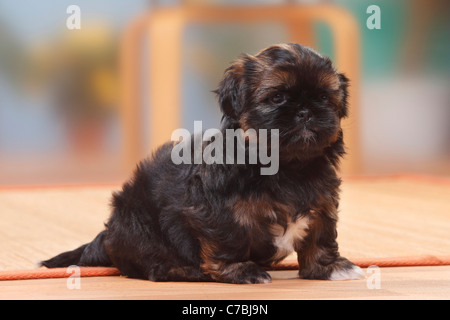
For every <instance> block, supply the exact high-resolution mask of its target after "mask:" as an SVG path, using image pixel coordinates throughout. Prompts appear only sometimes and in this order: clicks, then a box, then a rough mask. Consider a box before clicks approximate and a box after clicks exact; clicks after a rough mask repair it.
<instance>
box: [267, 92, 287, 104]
mask: <svg viewBox="0 0 450 320" xmlns="http://www.w3.org/2000/svg"><path fill="white" fill-rule="evenodd" d="M270 100H271V101H272V102H273V103H276V104H280V103H282V102H284V100H286V97H285V96H284V94H282V93H277V94H275V95H274V96H273V97H272V98H271V99H270Z"/></svg>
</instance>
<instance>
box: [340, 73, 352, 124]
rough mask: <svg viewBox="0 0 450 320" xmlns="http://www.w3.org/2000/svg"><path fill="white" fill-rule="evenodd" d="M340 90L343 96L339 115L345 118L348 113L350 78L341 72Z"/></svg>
mask: <svg viewBox="0 0 450 320" xmlns="http://www.w3.org/2000/svg"><path fill="white" fill-rule="evenodd" d="M338 76H339V91H340V96H341V103H340V108H339V116H340V117H341V118H345V117H347V115H348V102H347V98H348V86H349V82H350V80H349V79H348V78H347V77H346V76H345V75H344V74H343V73H339V74H338Z"/></svg>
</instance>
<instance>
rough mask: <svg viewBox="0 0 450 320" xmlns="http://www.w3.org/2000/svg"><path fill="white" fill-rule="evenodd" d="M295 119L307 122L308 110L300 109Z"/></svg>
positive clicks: (309, 117)
mask: <svg viewBox="0 0 450 320" xmlns="http://www.w3.org/2000/svg"><path fill="white" fill-rule="evenodd" d="M297 119H298V120H301V121H303V122H308V121H309V120H311V113H310V112H309V110H300V111H299V112H297Z"/></svg>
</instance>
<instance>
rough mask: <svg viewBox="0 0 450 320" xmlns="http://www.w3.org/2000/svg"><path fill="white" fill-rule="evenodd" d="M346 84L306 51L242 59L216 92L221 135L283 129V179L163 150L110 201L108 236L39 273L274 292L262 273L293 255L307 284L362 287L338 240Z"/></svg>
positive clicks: (282, 48) (282, 50)
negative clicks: (89, 269)
mask: <svg viewBox="0 0 450 320" xmlns="http://www.w3.org/2000/svg"><path fill="white" fill-rule="evenodd" d="M348 82H349V80H348V79H347V78H346V77H345V76H344V75H343V74H342V73H338V72H337V71H336V70H335V69H334V68H333V66H332V63H331V61H330V59H328V58H325V57H323V56H322V55H320V54H319V53H317V52H315V51H314V50H312V49H310V48H308V47H305V46H302V45H299V44H281V45H275V46H271V47H269V48H267V49H265V50H262V51H261V52H259V53H258V54H256V55H255V56H251V55H247V54H244V55H242V56H241V57H240V58H239V59H237V60H236V61H235V62H234V63H233V64H232V65H231V66H230V67H229V68H228V69H226V71H225V74H224V77H223V79H222V81H221V82H220V84H219V87H218V89H217V90H216V94H217V95H218V100H219V104H220V108H221V110H222V112H223V118H222V128H221V132H223V133H225V131H226V130H227V129H233V130H236V129H243V130H244V131H245V130H248V129H255V130H259V129H268V130H273V129H278V137H279V148H278V149H279V150H278V152H279V168H278V172H276V174H273V175H261V173H260V168H261V167H262V166H263V164H262V163H260V161H259V160H258V161H257V163H253V164H249V163H247V164H229V163H226V162H223V163H216V164H205V163H200V164H175V163H174V162H173V161H172V160H171V152H172V150H173V148H174V145H176V143H172V142H169V143H166V144H165V145H163V146H162V147H160V148H159V149H158V150H157V151H156V152H155V153H154V154H153V156H152V157H151V158H150V159H147V160H144V161H142V162H141V163H140V164H139V165H138V166H137V169H136V170H135V172H134V176H133V177H132V179H131V180H130V181H129V182H127V183H125V184H124V185H123V188H122V190H121V191H120V192H117V193H115V194H114V195H113V199H112V209H113V210H112V214H111V217H110V218H109V221H108V222H107V224H106V225H105V226H106V229H105V230H104V231H102V232H101V233H100V234H99V235H98V236H97V237H96V238H95V239H94V240H93V241H92V242H90V243H88V244H86V245H83V246H81V247H80V248H78V249H76V250H73V251H69V252H65V253H62V254H60V255H58V256H56V257H54V258H52V259H49V260H47V261H43V262H42V265H44V266H46V267H49V268H54V267H66V266H69V265H73V264H76V265H80V266H115V267H117V268H118V269H119V270H120V271H121V272H122V274H124V275H126V276H129V277H132V278H142V279H149V280H152V281H219V282H227V283H266V282H270V281H271V277H270V275H269V274H268V273H267V272H266V271H265V269H266V268H269V267H270V266H271V265H273V264H274V263H276V262H279V261H281V260H282V259H283V258H285V257H286V256H287V255H288V254H290V253H291V252H293V251H296V252H297V255H298V264H299V276H300V278H304V279H329V280H343V279H357V278H361V277H363V276H364V273H363V272H362V270H361V269H360V268H358V267H357V266H355V265H354V264H353V263H351V262H350V261H349V260H347V259H346V258H343V257H341V256H340V254H339V251H338V244H337V242H336V237H337V232H336V221H337V210H338V204H339V186H340V184H341V180H340V179H339V178H338V176H337V174H336V170H337V168H338V164H339V160H340V158H341V157H342V156H343V155H344V153H345V151H344V142H343V134H342V129H341V127H340V122H341V119H342V118H344V117H346V115H347V87H348ZM207 145H208V142H205V143H204V145H203V147H206V146H207ZM247 150H248V148H247ZM269 151H270V150H269ZM272 152H274V151H273V150H272Z"/></svg>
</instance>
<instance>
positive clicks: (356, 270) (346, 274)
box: [330, 266, 366, 280]
mask: <svg viewBox="0 0 450 320" xmlns="http://www.w3.org/2000/svg"><path fill="white" fill-rule="evenodd" d="M365 277H366V274H365V273H364V271H363V270H362V269H361V268H360V267H358V266H354V267H353V268H351V269H338V270H334V271H333V273H331V275H330V280H355V279H364V278H365Z"/></svg>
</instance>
